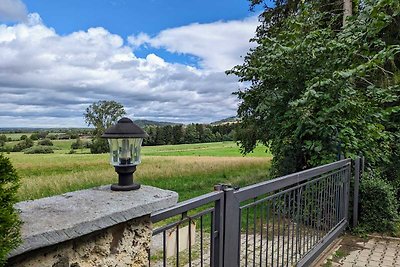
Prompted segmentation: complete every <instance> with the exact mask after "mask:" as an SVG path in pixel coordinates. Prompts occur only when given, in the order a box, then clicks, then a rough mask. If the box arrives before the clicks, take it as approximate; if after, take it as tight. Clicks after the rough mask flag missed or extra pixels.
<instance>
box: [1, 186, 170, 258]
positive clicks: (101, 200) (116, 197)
mask: <svg viewBox="0 0 400 267" xmlns="http://www.w3.org/2000/svg"><path fill="white" fill-rule="evenodd" d="M177 200H178V194H177V193H176V192H173V191H168V190H162V189H158V188H155V187H150V186H142V187H141V188H140V189H139V190H135V191H128V192H117V191H111V190H110V186H102V187H97V188H92V189H87V190H81V191H75V192H69V193H66V194H63V195H58V196H54V197H48V198H42V199H38V200H33V201H24V202H20V203H17V204H16V206H15V207H16V208H17V209H18V210H19V211H20V217H21V220H22V221H23V223H24V224H23V226H22V240H23V243H22V244H21V245H20V246H19V247H18V248H17V249H15V250H13V251H12V252H11V253H10V254H9V257H14V256H16V255H19V254H22V253H25V252H28V251H31V250H35V249H38V248H42V247H48V246H51V245H54V244H58V243H61V242H64V241H67V240H72V239H76V238H78V237H81V236H83V235H87V234H90V233H93V232H95V231H98V230H101V229H105V228H109V227H111V226H114V225H117V224H119V223H122V222H127V221H129V220H132V219H134V218H138V217H141V216H144V215H149V214H151V213H152V212H155V211H158V210H161V209H165V208H168V207H170V206H173V205H174V204H176V202H177ZM97 249H100V247H97Z"/></svg>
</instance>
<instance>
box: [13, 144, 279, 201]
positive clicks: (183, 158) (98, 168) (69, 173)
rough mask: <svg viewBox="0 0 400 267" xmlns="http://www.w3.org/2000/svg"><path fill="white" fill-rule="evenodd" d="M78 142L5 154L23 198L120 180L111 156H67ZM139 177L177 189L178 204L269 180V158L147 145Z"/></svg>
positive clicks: (262, 150)
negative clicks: (216, 189)
mask: <svg viewBox="0 0 400 267" xmlns="http://www.w3.org/2000/svg"><path fill="white" fill-rule="evenodd" d="M72 142H74V140H55V141H54V142H53V143H54V146H55V147H58V148H60V149H59V150H55V151H54V152H55V153H54V154H24V153H22V152H17V153H10V154H7V157H9V158H10V159H11V161H12V163H13V165H14V167H15V168H16V169H17V171H18V173H19V175H20V177H21V187H20V190H19V193H18V197H19V199H20V200H28V199H36V198H41V197H47V196H52V195H56V194H62V193H65V192H69V191H75V190H80V189H86V188H90V187H94V186H100V185H105V184H110V183H115V182H116V181H117V174H116V173H115V171H114V168H113V167H112V166H111V165H110V164H109V162H108V161H109V159H108V154H89V153H88V152H89V151H88V150H87V149H82V150H77V153H76V154H68V152H69V150H70V145H71V143H72ZM142 155H143V157H142V164H140V165H139V166H138V169H137V171H136V173H135V179H136V181H138V182H139V183H141V184H144V185H151V186H156V187H160V188H164V189H169V190H174V191H176V192H178V193H179V196H180V201H182V200H185V199H189V198H191V197H195V196H198V195H201V194H204V193H208V192H210V191H212V190H213V186H214V185H215V184H218V183H230V184H233V185H236V186H245V185H249V184H253V183H256V182H260V181H264V180H266V179H268V170H269V167H270V161H271V155H270V153H267V152H266V147H264V146H261V145H260V146H258V147H257V148H256V150H255V151H254V153H251V154H249V155H246V156H243V155H241V153H240V150H239V147H238V146H237V145H236V143H234V142H218V143H203V144H184V145H165V146H145V147H143V148H142Z"/></svg>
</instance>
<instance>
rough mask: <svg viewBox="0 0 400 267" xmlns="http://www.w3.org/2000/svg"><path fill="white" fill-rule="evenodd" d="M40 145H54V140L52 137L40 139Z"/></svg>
mask: <svg viewBox="0 0 400 267" xmlns="http://www.w3.org/2000/svg"><path fill="white" fill-rule="evenodd" d="M38 145H41V146H52V145H53V142H51V140H50V139H47V138H46V139H44V140H42V141H39V142H38Z"/></svg>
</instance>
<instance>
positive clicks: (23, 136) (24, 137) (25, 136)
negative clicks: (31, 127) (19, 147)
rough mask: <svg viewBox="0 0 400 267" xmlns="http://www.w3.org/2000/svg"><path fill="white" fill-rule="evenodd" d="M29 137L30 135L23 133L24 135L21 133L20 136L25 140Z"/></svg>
mask: <svg viewBox="0 0 400 267" xmlns="http://www.w3.org/2000/svg"><path fill="white" fill-rule="evenodd" d="M27 138H28V136H27V135H26V134H23V135H21V137H20V138H19V140H25V139H27Z"/></svg>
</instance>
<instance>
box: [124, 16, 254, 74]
mask: <svg viewBox="0 0 400 267" xmlns="http://www.w3.org/2000/svg"><path fill="white" fill-rule="evenodd" d="M257 25H258V16H253V17H249V18H246V19H243V20H232V21H217V22H213V23H205V24H199V23H193V24H190V25H186V26H182V27H177V28H172V29H166V30H163V31H161V32H160V33H159V34H158V35H156V36H155V37H153V38H150V37H149V36H148V35H147V34H145V33H140V34H138V35H132V36H130V37H129V38H128V41H129V42H130V43H131V44H132V45H133V46H134V47H138V46H140V45H143V44H148V45H150V46H152V47H155V48H164V49H166V50H167V51H169V52H171V53H181V54H191V55H195V56H197V57H199V58H200V59H201V65H202V67H204V68H205V69H212V70H219V71H224V70H227V69H231V68H232V67H233V66H235V65H237V64H240V63H241V62H242V58H241V56H244V55H246V53H247V51H248V50H249V48H250V45H251V44H250V43H249V40H250V39H251V38H253V37H254V35H255V30H256V27H257Z"/></svg>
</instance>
